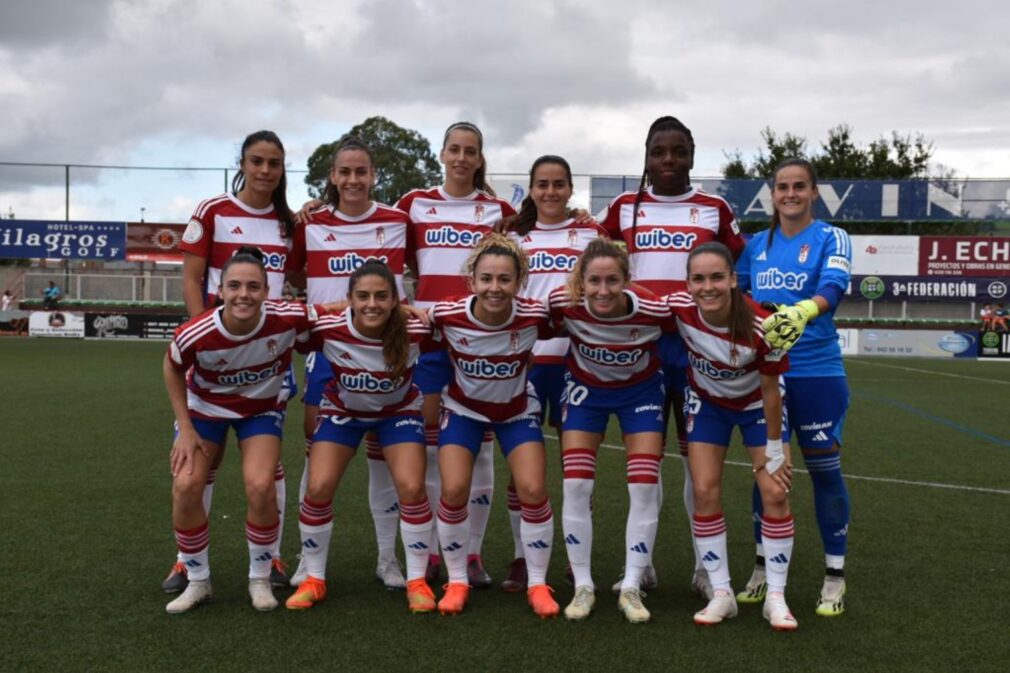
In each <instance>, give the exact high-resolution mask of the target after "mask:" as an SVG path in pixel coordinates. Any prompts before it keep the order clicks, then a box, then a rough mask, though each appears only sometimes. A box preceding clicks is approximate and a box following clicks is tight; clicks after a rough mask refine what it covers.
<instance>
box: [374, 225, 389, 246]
mask: <svg viewBox="0 0 1010 673" xmlns="http://www.w3.org/2000/svg"><path fill="white" fill-rule="evenodd" d="M385 243H386V228H385V227H376V228H375V244H376V245H384V244H385Z"/></svg>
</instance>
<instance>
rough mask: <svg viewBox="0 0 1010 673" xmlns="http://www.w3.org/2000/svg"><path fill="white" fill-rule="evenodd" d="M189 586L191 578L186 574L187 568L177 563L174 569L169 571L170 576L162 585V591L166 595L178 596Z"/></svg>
mask: <svg viewBox="0 0 1010 673" xmlns="http://www.w3.org/2000/svg"><path fill="white" fill-rule="evenodd" d="M187 584H189V576H188V575H187V574H186V566H185V565H183V564H182V563H181V562H180V561H176V562H175V565H174V566H172V569H171V570H169V571H168V576H167V577H166V578H165V579H164V581H162V583H161V590H162V591H164V592H165V593H166V594H177V593H181V592H183V591H185V590H186V585H187Z"/></svg>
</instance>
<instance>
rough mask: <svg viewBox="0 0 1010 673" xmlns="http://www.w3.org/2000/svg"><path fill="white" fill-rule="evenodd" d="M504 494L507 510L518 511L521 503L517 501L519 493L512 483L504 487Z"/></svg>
mask: <svg viewBox="0 0 1010 673" xmlns="http://www.w3.org/2000/svg"><path fill="white" fill-rule="evenodd" d="M505 496H506V499H507V501H508V508H509V511H511V512H518V511H519V510H520V509H522V505H521V504H520V502H519V494H518V493H516V487H515V486H514V485H513V484H509V485H508V488H506V489H505Z"/></svg>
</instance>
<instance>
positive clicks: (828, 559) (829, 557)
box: [824, 554, 845, 570]
mask: <svg viewBox="0 0 1010 673" xmlns="http://www.w3.org/2000/svg"><path fill="white" fill-rule="evenodd" d="M824 567H825V568H831V569H832V570H845V557H844V556H838V555H836V554H825V555H824Z"/></svg>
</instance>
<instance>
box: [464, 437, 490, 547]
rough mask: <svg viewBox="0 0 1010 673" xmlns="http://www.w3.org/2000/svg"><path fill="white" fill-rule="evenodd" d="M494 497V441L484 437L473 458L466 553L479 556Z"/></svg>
mask: <svg viewBox="0 0 1010 673" xmlns="http://www.w3.org/2000/svg"><path fill="white" fill-rule="evenodd" d="M493 496H494V439H493V438H492V439H488V436H487V435H485V436H484V441H483V442H482V443H481V445H480V453H478V454H477V456H476V457H475V458H474V462H473V479H472V481H471V482H470V542H469V545H468V553H469V554H471V555H476V556H480V550H481V547H483V546H484V533H485V532H486V531H487V521H488V519H489V518H490V516H491V498H492V497H493Z"/></svg>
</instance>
